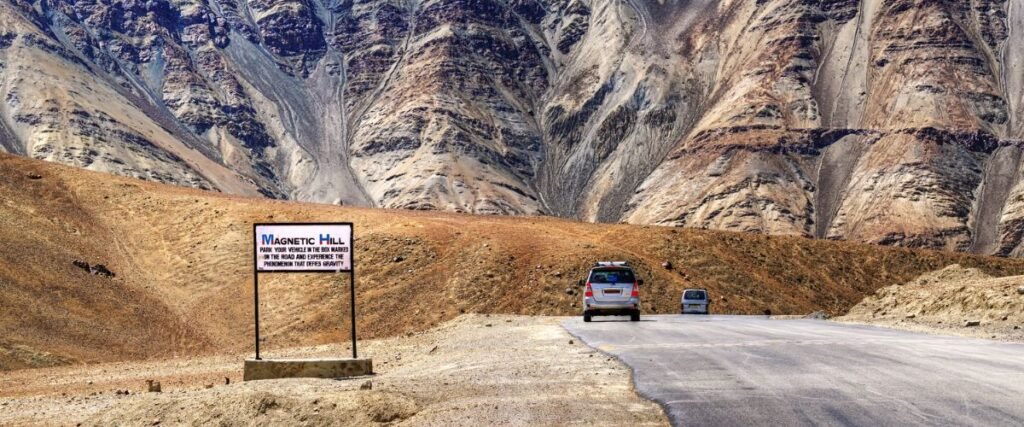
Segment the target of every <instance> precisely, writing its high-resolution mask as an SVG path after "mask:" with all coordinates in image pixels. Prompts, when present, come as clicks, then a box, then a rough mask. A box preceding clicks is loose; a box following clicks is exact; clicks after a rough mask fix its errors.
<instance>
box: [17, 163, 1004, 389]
mask: <svg viewBox="0 0 1024 427" xmlns="http://www.w3.org/2000/svg"><path fill="white" fill-rule="evenodd" d="M340 220H348V221H352V222H354V223H355V242H354V244H353V247H354V254H355V256H356V259H357V261H358V262H357V265H356V296H357V307H358V314H359V325H358V332H359V337H360V338H372V337H385V336H393V335H402V334H407V333H410V332H414V331H422V330H425V329H429V328H431V327H433V326H435V325H438V324H440V323H442V322H445V321H448V320H451V319H453V318H455V317H457V316H459V315H460V314H461V313H505V314H510V313H516V314H530V315H573V316H578V315H579V314H580V307H579V304H580V298H581V295H580V292H581V291H582V289H581V288H579V285H578V284H577V281H578V280H580V278H582V277H584V276H585V275H586V272H587V271H588V269H589V267H590V266H591V265H592V264H593V262H594V261H595V260H609V259H614V260H627V261H629V262H630V263H631V264H633V265H634V268H635V269H636V270H637V272H638V273H639V275H640V276H641V277H642V278H644V280H645V284H644V285H643V287H642V289H641V292H642V296H643V301H644V313H647V314H654V313H661V314H665V313H675V312H676V310H678V308H679V306H678V304H679V296H680V295H681V293H682V291H683V289H686V288H688V287H694V286H696V287H704V288H707V289H708V290H709V291H710V292H711V294H712V295H713V296H714V298H715V301H714V303H713V306H712V310H713V311H714V312H716V313H733V314H761V313H763V312H764V311H765V310H771V311H772V312H773V313H776V314H806V313H810V312H813V311H818V310H825V311H829V312H831V313H833V314H837V313H843V312H845V311H846V310H847V309H849V308H850V307H853V306H854V305H855V304H857V303H858V302H860V301H861V300H862V299H863V298H864V297H865V296H868V295H871V294H872V293H874V292H875V291H876V290H877V289H879V288H882V287H884V286H889V285H894V284H898V283H904V282H907V281H909V280H911V279H913V278H914V277H917V276H918V275H920V274H922V273H924V272H927V271H931V270H935V269H938V268H941V267H944V266H946V265H950V264H956V263H959V264H961V265H963V266H965V267H971V268H979V269H981V270H982V271H984V272H985V273H986V274H991V275H993V276H1006V275H1019V274H1024V260H1022V259H1003V258H995V257H985V256H977V255H969V254H962V253H949V252H939V251H929V250H915V249H906V248H879V247H877V246H869V245H864V244H857V243H851V242H830V241H820V240H811V239H804V238H799V237H791V236H763V235H755V234H749V233H732V232H721V231H708V230H689V229H675V228H667V227H651V226H635V225H624V224H588V223H581V222H576V221H569V220H565V219H559V218H544V217H496V216H476V215H466V214H452V213H447V212H412V211H405V210H388V209H366V208H356V207H351V206H344V207H339V206H329V205H323V204H309V203H296V202H291V201H277V200H267V199H264V198H245V197H238V196H234V195H225V194H219V193H213V192H206V191H199V190H195V189H190V188H181V187H174V186H169V185H163V184H157V183H152V182H143V181H139V180H136V179H131V178H124V177H113V176H109V175H104V174H100V173H96V172H91V171H85V170H81V169H77V168H71V167H67V166H60V165H54V164H50V163H46V162H42V161H38V160H32V159H26V158H24V157H18V156H12V155H8V154H3V153H0V224H2V225H3V226H2V227H0V248H4V250H0V307H3V309H2V310H0V372H3V371H7V370H12V369H20V368H26V367H39V366H48V365H60V364H67V363H83V362H101V361H112V360H129V359H141V358H172V357H180V356H183V355H189V356H195V355H197V354H211V353H217V354H224V353H229V354H234V353H242V352H246V351H251V348H252V347H251V346H252V336H253V335H252V329H251V328H252V324H253V323H252V322H253V312H252V302H253V297H252V289H253V284H252V280H253V275H252V274H253V273H252V271H253V270H252V268H253V266H252V259H253V258H252V256H253V247H252V245H253V235H252V224H253V223H254V222H325V221H340ZM666 261H668V262H670V263H671V265H670V266H669V268H665V266H663V264H662V263H664V262H666ZM99 265H102V266H103V267H102V268H100V267H99ZM339 283H340V286H339ZM260 304H261V305H260V307H261V308H260V331H261V336H262V337H265V339H266V342H265V343H264V346H263V350H264V351H266V352H267V353H268V354H273V352H274V351H275V349H281V348H288V347H296V346H304V345H314V344H324V343H337V342H345V341H346V340H347V339H348V337H349V335H348V334H349V323H348V319H349V312H348V310H349V308H348V307H349V295H348V281H347V278H346V277H344V276H341V277H339V275H336V274H263V275H261V276H260ZM396 313H401V315H395V314H396Z"/></svg>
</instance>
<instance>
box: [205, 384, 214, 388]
mask: <svg viewBox="0 0 1024 427" xmlns="http://www.w3.org/2000/svg"><path fill="white" fill-rule="evenodd" d="M203 388H213V384H207V385H205V386H203Z"/></svg>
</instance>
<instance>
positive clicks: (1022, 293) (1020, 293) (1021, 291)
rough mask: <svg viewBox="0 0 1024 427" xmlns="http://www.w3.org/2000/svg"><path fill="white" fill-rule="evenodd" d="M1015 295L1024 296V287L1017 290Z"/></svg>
mask: <svg viewBox="0 0 1024 427" xmlns="http://www.w3.org/2000/svg"><path fill="white" fill-rule="evenodd" d="M1017 295H1024V286H1021V287H1018V288H1017Z"/></svg>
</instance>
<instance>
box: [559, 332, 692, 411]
mask: <svg viewBox="0 0 1024 427" xmlns="http://www.w3.org/2000/svg"><path fill="white" fill-rule="evenodd" d="M569 320H572V318H568V319H563V320H560V321H559V322H558V326H561V327H562V329H563V330H565V333H567V334H569V336H571V337H573V338H575V339H576V340H578V341H579V342H581V343H583V345H586V346H587V347H590V348H591V349H592V350H594V351H596V352H598V353H601V354H603V355H605V356H608V357H609V358H612V359H615V361H616V362H618V363H620V364H622V365H623V366H625V367H627V368H629V384H630V388H632V390H633V393H635V394H636V395H637V396H640V397H641V398H643V399H645V400H647V401H650V402H654V403H656V404H658V408H660V409H661V415H662V416H663V417H665V419H666V420H668V424H669V425H670V426H672V427H680V426H681V425H682V424H680V423H678V422H676V420H675V419H673V418H672V416H671V415H670V413H669V411H668V403H666V402H664V401H662V400H661V399H657V398H654V397H651V396H649V395H647V393H644V392H643V391H640V389H639V388H638V387H637V385H636V369H634V368H633V366H632V365H630V364H628V363H626V361H624V360H622V359H621V358H620V357H619V356H617V355H615V354H612V353H609V352H607V351H604V350H601V349H599V348H597V347H594V346H592V345H590V343H588V342H587V340H585V339H583V337H581V336H579V335H576V334H574V333H573V332H572V331H571V330H569V328H567V327H565V322H567V321H569Z"/></svg>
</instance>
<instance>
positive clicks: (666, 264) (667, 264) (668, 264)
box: [661, 261, 672, 270]
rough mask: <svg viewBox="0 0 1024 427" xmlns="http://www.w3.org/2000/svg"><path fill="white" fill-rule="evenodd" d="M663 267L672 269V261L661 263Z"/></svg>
mask: <svg viewBox="0 0 1024 427" xmlns="http://www.w3.org/2000/svg"><path fill="white" fill-rule="evenodd" d="M661 268H664V269H666V270H671V269H672V261H665V262H663V263H661Z"/></svg>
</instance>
